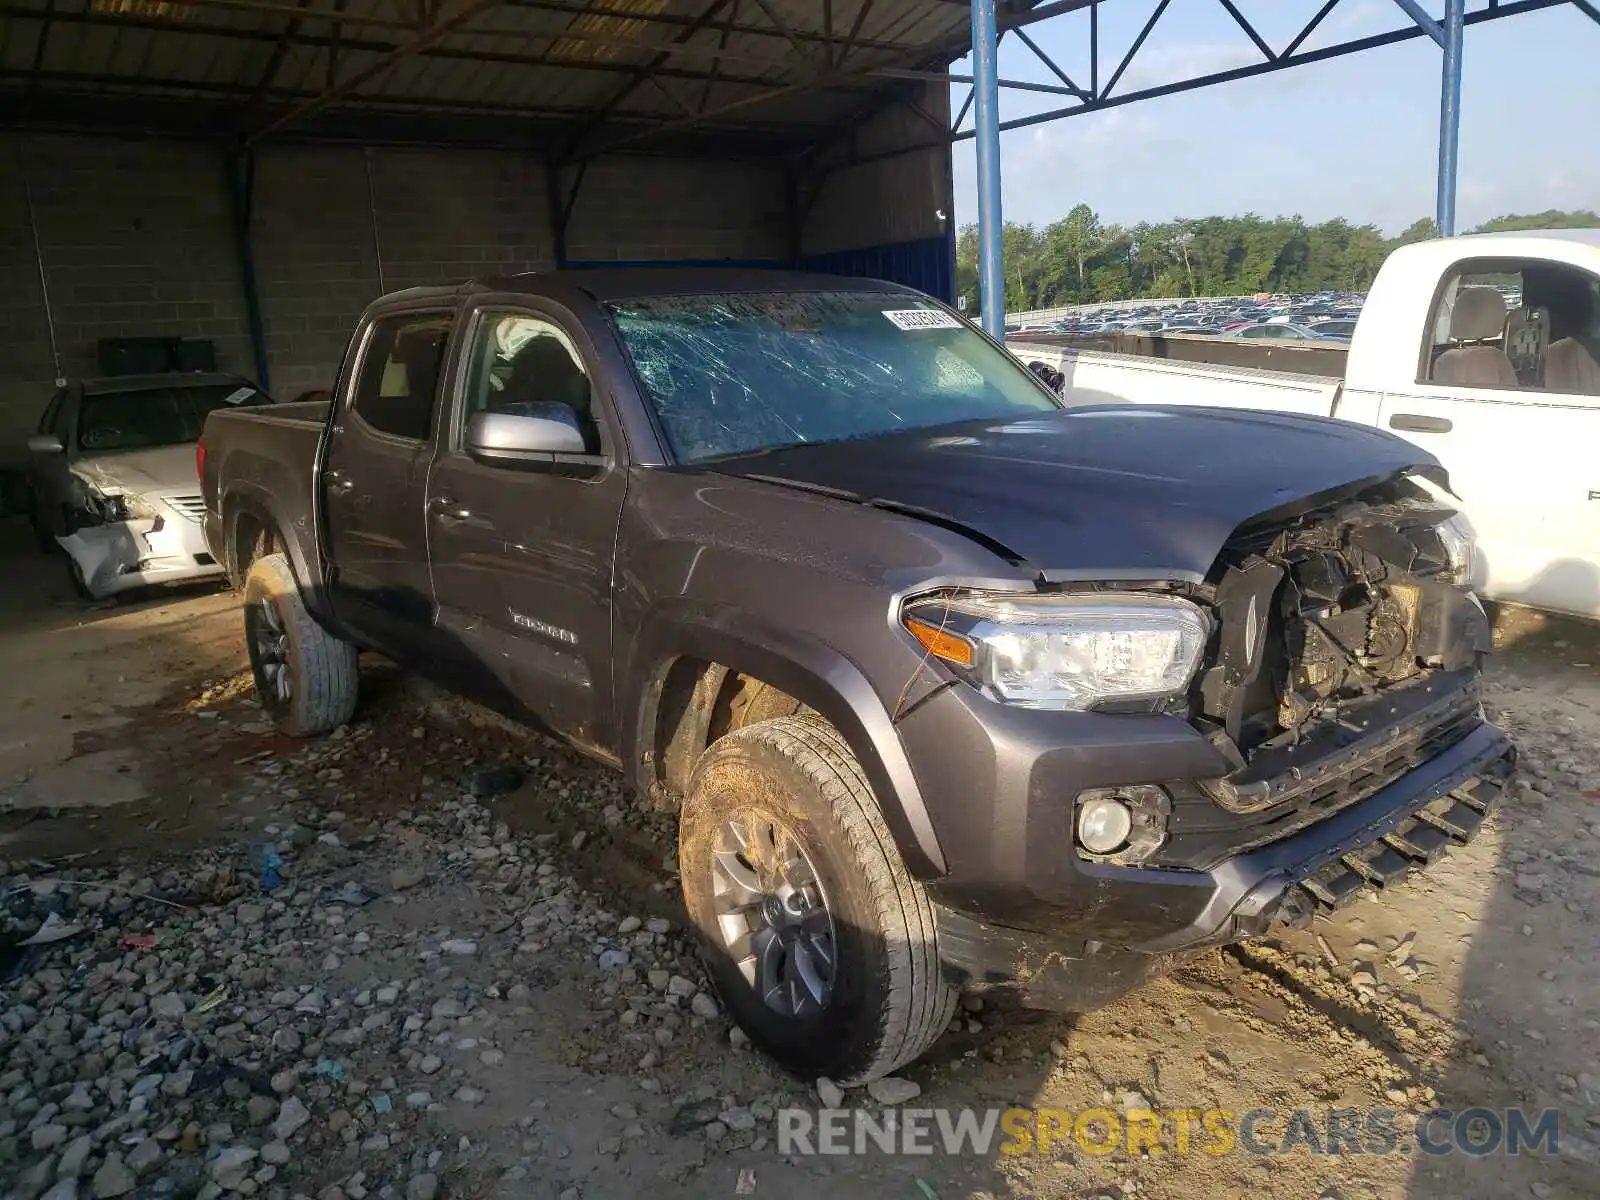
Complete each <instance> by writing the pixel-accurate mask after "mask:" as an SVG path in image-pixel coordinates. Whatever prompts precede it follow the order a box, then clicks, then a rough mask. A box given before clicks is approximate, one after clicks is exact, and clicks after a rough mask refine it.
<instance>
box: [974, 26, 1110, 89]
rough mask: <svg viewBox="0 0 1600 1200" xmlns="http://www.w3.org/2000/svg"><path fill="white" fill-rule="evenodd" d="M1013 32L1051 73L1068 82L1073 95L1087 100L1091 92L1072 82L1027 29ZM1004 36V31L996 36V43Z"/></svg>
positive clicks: (1063, 81) (1065, 82)
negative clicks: (1029, 34)
mask: <svg viewBox="0 0 1600 1200" xmlns="http://www.w3.org/2000/svg"><path fill="white" fill-rule="evenodd" d="M1012 32H1014V33H1015V34H1016V35H1017V39H1018V40H1019V41H1021V43H1022V44H1023V45H1024V46H1026V47H1027V48H1028V49H1029V50H1032V51H1033V56H1034V57H1035V58H1037V59H1038V60H1039V61H1040V62H1042V63H1043V64H1044V65H1045V66H1046V67H1048V68H1049V69H1050V73H1051V74H1052V75H1054V76H1055V77H1056V78H1057V79H1059V80H1061V82H1062V83H1064V84H1066V85H1067V87H1068V88H1070V89H1071V91H1072V94H1073V95H1075V96H1081V97H1083V98H1084V99H1085V100H1087V99H1088V98H1089V93H1088V92H1086V91H1084V90H1083V89H1082V88H1081V87H1079V86H1078V85H1077V84H1075V83H1073V82H1072V77H1071V76H1070V75H1068V74H1067V73H1066V72H1065V71H1063V70H1062V69H1061V68H1060V67H1059V66H1057V65H1056V60H1055V59H1053V58H1051V57H1050V56H1049V55H1048V54H1046V53H1045V52H1044V50H1043V48H1042V47H1041V46H1040V45H1039V43H1038V42H1036V41H1034V40H1033V39H1032V38H1031V37H1029V36H1028V34H1027V31H1026V30H1023V29H1016V30H1013V31H1012ZM1003 37H1005V34H1004V33H1002V34H1000V35H999V37H997V38H996V45H998V44H999V39H1000V38H1003Z"/></svg>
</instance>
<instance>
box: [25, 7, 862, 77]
mask: <svg viewBox="0 0 1600 1200" xmlns="http://www.w3.org/2000/svg"><path fill="white" fill-rule="evenodd" d="M43 15H44V14H43V12H42V11H41V10H37V9H32V8H28V7H26V6H24V5H17V4H4V3H0V18H7V17H10V18H20V19H32V20H38V19H42V17H43ZM54 20H55V21H57V22H59V23H60V24H63V25H88V26H110V27H119V26H126V27H129V28H135V29H147V30H152V31H155V32H161V33H169V32H170V33H177V32H181V33H184V34H189V35H192V36H195V37H215V38H224V39H231V40H235V41H242V42H272V43H274V44H276V43H278V42H279V41H281V40H283V38H284V36H285V35H284V34H281V33H275V32H273V31H272V30H270V29H236V28H234V27H232V26H228V25H195V24H185V25H184V26H182V27H181V29H175V28H174V26H173V25H172V23H171V22H169V21H163V20H161V19H160V18H158V17H123V16H116V15H112V14H109V13H100V12H79V11H73V12H63V11H58V12H57V13H56V14H55V17H54ZM707 28H708V29H709V28H710V26H707ZM538 36H539V37H540V38H544V37H551V38H557V37H558V36H559V35H555V34H548V35H547V34H541V35H538ZM724 36H726V35H724ZM288 43H289V45H290V46H291V47H293V46H303V47H308V48H311V49H334V50H348V51H351V52H355V53H367V54H388V53H389V52H390V51H392V50H394V49H396V48H397V47H398V46H399V45H400V44H401V43H398V42H393V41H383V40H379V39H376V38H340V37H336V36H333V35H330V34H319V33H307V32H303V31H302V32H297V33H295V34H293V35H289V37H288ZM685 52H686V53H692V54H704V55H706V56H707V57H709V58H712V59H713V63H712V69H711V70H710V71H698V70H690V69H688V68H685V67H667V66H663V67H662V68H660V69H659V70H658V71H657V72H656V74H657V75H659V76H660V77H661V78H663V79H682V80H689V81H694V82H703V81H707V80H714V81H715V82H720V83H730V84H741V85H745V86H749V87H769V86H771V84H772V80H771V79H769V78H765V77H763V76H759V75H751V74H740V73H723V72H720V71H717V70H716V67H717V58H718V54H717V51H716V50H713V49H711V48H709V47H706V48H685ZM418 57H419V58H430V59H433V58H436V59H444V60H448V61H453V62H473V63H496V64H504V65H508V66H533V65H535V64H542V65H545V66H549V67H552V68H555V69H559V70H563V71H586V72H590V73H596V74H605V75H629V74H632V73H633V72H635V71H636V70H638V68H637V67H634V66H630V65H629V64H627V63H620V62H599V61H594V60H590V59H576V58H572V59H569V58H550V59H547V60H546V59H540V58H538V57H537V56H534V55H530V54H513V53H506V52H502V51H495V50H474V49H467V48H465V47H459V46H450V45H442V46H430V47H429V48H428V49H426V50H422V51H420V52H419V53H418ZM732 57H734V58H737V57H739V56H737V55H734V56H732ZM761 62H762V63H764V64H765V65H769V66H770V65H774V64H776V63H777V62H778V60H776V59H771V58H765V59H762V60H761ZM123 78H125V79H126V81H127V82H130V83H132V82H138V81H139V79H140V78H142V77H137V76H126V77H123ZM841 86H849V85H841Z"/></svg>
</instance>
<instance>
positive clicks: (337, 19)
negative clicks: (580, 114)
mask: <svg viewBox="0 0 1600 1200" xmlns="http://www.w3.org/2000/svg"><path fill="white" fill-rule="evenodd" d="M182 2H183V4H184V5H185V7H195V8H216V9H221V10H224V11H227V12H246V13H254V14H259V15H261V16H281V17H286V18H289V19H293V18H296V17H298V18H300V19H301V20H302V21H306V22H326V23H327V24H329V25H335V24H340V23H343V24H346V25H355V26H364V27H367V28H372V29H388V30H393V31H395V32H399V33H407V34H416V33H417V32H418V26H417V23H416V22H415V21H406V20H400V19H397V18H395V17H384V16H375V15H367V14H362V13H348V12H344V11H342V9H341V8H338V7H336V8H332V9H329V8H322V7H316V6H312V5H310V4H307V5H306V6H303V7H302V6H299V5H297V4H295V3H292V2H291V0H182ZM500 7H502V8H506V9H521V10H526V11H529V12H550V13H559V14H565V15H567V16H572V17H584V16H591V17H610V18H614V19H617V20H629V21H638V22H640V23H642V24H647V25H664V26H675V27H678V28H688V27H690V26H693V27H694V28H695V29H697V30H698V29H712V30H716V31H719V32H720V31H721V30H722V29H723V28H724V27H726V28H727V29H728V32H730V33H738V34H746V35H749V36H751V37H760V38H768V39H776V40H782V38H783V34H781V33H779V32H778V31H777V30H776V29H774V28H771V27H769V26H765V25H752V24H750V23H749V22H744V23H742V24H739V23H735V24H732V25H729V24H728V23H727V22H725V21H724V22H719V21H708V22H704V23H697V22H696V20H695V18H693V17H686V16H683V15H681V14H676V13H636V12H630V11H628V10H627V9H622V8H615V7H611V6H609V5H604V4H594V5H576V4H564V3H559V2H557V0H502V3H501V5H500ZM19 15H21V16H24V17H31V18H33V19H36V20H37V19H42V18H44V16H45V15H46V13H45V10H43V9H32V8H27V9H24V10H23V11H21V12H20V14H19ZM58 15H62V16H64V15H66V14H65V13H60V14H58ZM73 15H78V16H83V15H95V16H100V17H104V18H105V22H106V24H125V25H131V26H137V25H138V24H139V18H137V17H136V16H135V15H133V14H129V15H126V16H124V15H121V14H115V13H92V10H88V9H86V10H84V11H83V12H80V13H75V14H73ZM145 20H147V21H150V22H151V23H152V24H153V25H154V26H158V27H159V28H162V29H165V30H170V31H172V32H174V33H179V32H184V31H185V30H187V29H189V28H190V27H191V26H190V24H189V23H187V22H184V23H178V22H174V21H172V20H161V19H159V18H145ZM263 32H266V31H264V30H258V29H244V28H239V29H231V33H232V34H233V35H235V36H240V37H244V36H249V35H252V34H259V33H263ZM792 32H793V33H794V36H795V38H796V39H797V40H799V41H801V42H810V43H817V44H825V43H826V41H827V38H826V36H825V35H824V34H821V33H817V32H814V31H811V30H805V29H793V30H792ZM470 33H471V36H473V37H509V38H528V37H536V38H546V37H552V38H554V37H559V36H563V35H562V34H556V33H553V32H550V31H544V30H530V29H526V28H519V29H502V28H498V27H490V28H482V29H474V30H471V31H470ZM219 36H223V35H219ZM565 36H571V37H574V38H576V39H578V40H581V41H591V42H596V43H597V44H601V45H617V46H637V47H639V48H640V49H646V50H656V49H660V48H661V47H662V46H663V45H667V44H670V43H659V42H648V41H643V40H640V39H637V38H634V39H629V38H621V37H614V36H612V37H607V36H606V35H604V34H590V33H586V32H584V31H581V30H580V31H578V32H576V33H567V34H565ZM861 46H862V47H863V48H864V49H872V50H887V51H900V50H911V49H915V46H914V45H913V44H911V43H906V42H892V41H870V40H863V41H862V42H861ZM765 61H767V62H769V63H770V62H776V61H781V60H775V59H771V58H768V59H766V60H765Z"/></svg>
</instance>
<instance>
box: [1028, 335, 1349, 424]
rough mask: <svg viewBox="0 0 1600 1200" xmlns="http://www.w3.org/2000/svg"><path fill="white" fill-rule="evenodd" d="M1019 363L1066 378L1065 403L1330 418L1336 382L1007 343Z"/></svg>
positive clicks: (1336, 394) (1287, 373)
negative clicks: (1045, 366)
mask: <svg viewBox="0 0 1600 1200" xmlns="http://www.w3.org/2000/svg"><path fill="white" fill-rule="evenodd" d="M1007 346H1008V348H1009V349H1010V350H1011V352H1012V353H1013V354H1015V355H1016V356H1017V357H1018V358H1020V359H1021V360H1022V361H1023V362H1025V363H1028V362H1043V363H1047V364H1049V365H1050V366H1051V367H1053V368H1055V369H1056V370H1058V371H1060V372H1061V374H1062V375H1063V376H1064V377H1065V382H1064V383H1063V384H1062V395H1063V396H1064V397H1065V398H1066V401H1067V403H1068V404H1074V405H1076V404H1129V403H1131V404H1194V405H1201V406H1204V407H1208V408H1218V407H1223V408H1251V409H1265V410H1267V411H1269V412H1291V413H1301V414H1304V415H1306V416H1316V417H1328V416H1332V415H1334V409H1335V407H1336V405H1337V403H1338V399H1339V389H1340V387H1341V382H1340V380H1338V379H1336V378H1329V377H1328V376H1326V375H1311V374H1303V373H1299V372H1292V371H1277V370H1263V369H1258V368H1251V367H1237V366H1224V365H1220V364H1215V363H1204V362H1176V361H1173V360H1171V359H1161V358H1147V357H1140V356H1135V355H1131V354H1108V353H1105V352H1103V351H1098V350H1083V349H1078V348H1076V347H1070V346H1060V345H1047V344H1043V343H1039V342H1007Z"/></svg>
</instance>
